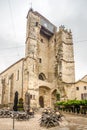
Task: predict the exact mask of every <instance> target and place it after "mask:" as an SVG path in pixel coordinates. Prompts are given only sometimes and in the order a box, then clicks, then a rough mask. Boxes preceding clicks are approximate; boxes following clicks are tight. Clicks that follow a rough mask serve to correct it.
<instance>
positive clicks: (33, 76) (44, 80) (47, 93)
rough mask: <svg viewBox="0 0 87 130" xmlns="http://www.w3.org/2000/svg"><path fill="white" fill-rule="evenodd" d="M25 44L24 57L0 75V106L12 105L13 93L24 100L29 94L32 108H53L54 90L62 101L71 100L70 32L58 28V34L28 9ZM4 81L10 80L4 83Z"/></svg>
mask: <svg viewBox="0 0 87 130" xmlns="http://www.w3.org/2000/svg"><path fill="white" fill-rule="evenodd" d="M25 44H26V45H25V47H26V49H25V58H24V59H21V60H20V61H18V62H17V63H15V64H14V65H12V66H11V67H9V68H8V69H7V70H5V71H4V72H2V73H1V74H0V79H1V82H0V89H1V91H0V99H1V100H0V103H1V104H7V103H12V102H13V98H14V93H15V92H16V91H18V93H19V97H23V99H24V101H25V94H26V92H28V93H30V97H31V106H32V107H47V106H53V104H54V102H55V101H56V97H55V94H56V91H58V93H60V97H61V100H62V99H63V100H65V99H74V98H75V90H74V89H75V87H74V86H73V84H74V83H75V67H74V53H73V41H72V33H71V31H70V30H69V31H68V30H66V29H65V28H64V26H60V27H59V31H58V32H57V28H56V26H55V25H53V24H52V23H51V22H50V21H48V20H47V19H46V18H44V17H43V16H42V15H41V14H39V13H38V12H36V11H33V10H32V9H31V10H29V12H28V15H27V28H26V43H25ZM16 72H17V76H19V77H17V76H16ZM16 77H17V78H18V80H17V81H16ZM7 79H8V80H11V81H9V82H8V83H7ZM7 97H8V98H7Z"/></svg>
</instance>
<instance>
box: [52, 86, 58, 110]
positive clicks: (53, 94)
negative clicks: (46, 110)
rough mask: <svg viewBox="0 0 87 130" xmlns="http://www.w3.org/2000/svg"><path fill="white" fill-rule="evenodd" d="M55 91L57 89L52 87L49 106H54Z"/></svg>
mask: <svg viewBox="0 0 87 130" xmlns="http://www.w3.org/2000/svg"><path fill="white" fill-rule="evenodd" d="M56 92H57V89H54V90H53V91H52V93H51V106H52V107H54V104H55V102H56Z"/></svg>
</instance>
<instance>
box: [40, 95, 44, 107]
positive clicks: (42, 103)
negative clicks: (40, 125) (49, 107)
mask: <svg viewBox="0 0 87 130" xmlns="http://www.w3.org/2000/svg"><path fill="white" fill-rule="evenodd" d="M39 105H40V107H42V108H43V107H44V98H43V96H40V97H39Z"/></svg>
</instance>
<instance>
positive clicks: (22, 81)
mask: <svg viewBox="0 0 87 130" xmlns="http://www.w3.org/2000/svg"><path fill="white" fill-rule="evenodd" d="M23 69H24V59H23V62H22V92H21V97H22V98H23V78H24V76H23V72H24V70H23Z"/></svg>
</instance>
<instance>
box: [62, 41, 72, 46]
mask: <svg viewBox="0 0 87 130" xmlns="http://www.w3.org/2000/svg"><path fill="white" fill-rule="evenodd" d="M62 43H64V44H65V45H73V43H72V42H71V43H66V42H64V41H62Z"/></svg>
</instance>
